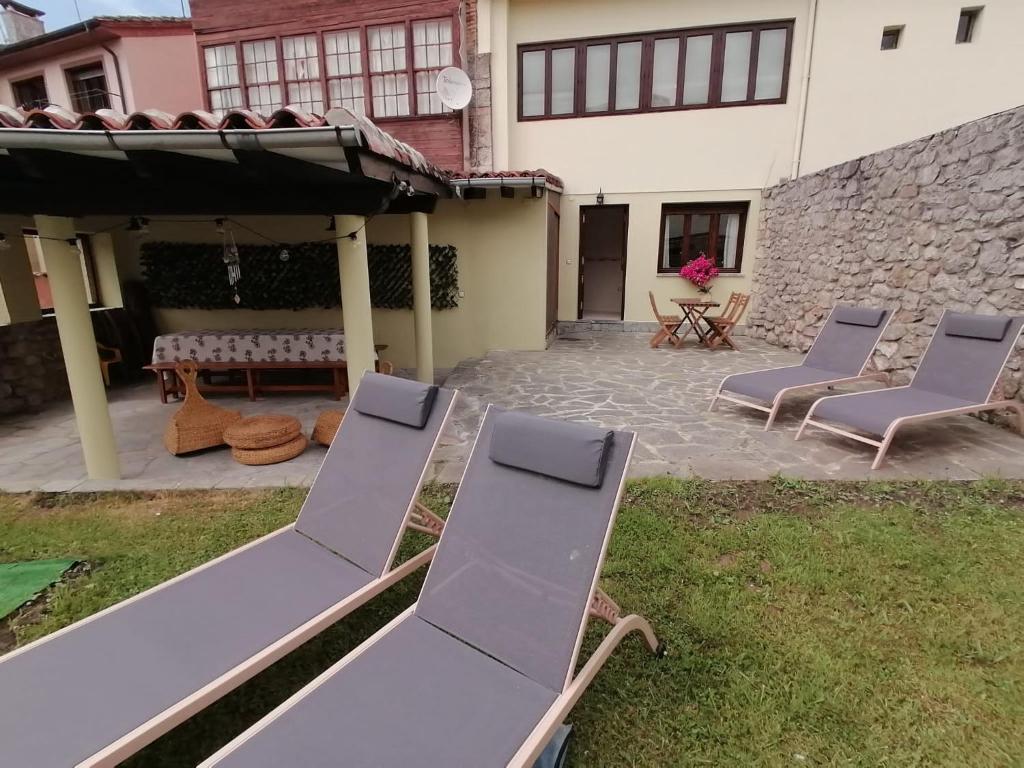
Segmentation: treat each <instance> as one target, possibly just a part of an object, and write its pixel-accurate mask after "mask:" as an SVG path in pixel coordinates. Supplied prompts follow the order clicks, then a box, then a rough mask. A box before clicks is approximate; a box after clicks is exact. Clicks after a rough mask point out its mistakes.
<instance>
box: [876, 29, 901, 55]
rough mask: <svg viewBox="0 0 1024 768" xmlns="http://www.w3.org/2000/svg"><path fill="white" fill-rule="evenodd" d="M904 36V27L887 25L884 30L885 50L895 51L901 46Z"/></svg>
mask: <svg viewBox="0 0 1024 768" xmlns="http://www.w3.org/2000/svg"><path fill="white" fill-rule="evenodd" d="M902 37H903V27H886V28H885V29H883V30H882V45H881V48H882V50H883V51H893V50H896V49H897V48H899V47H900V38H902Z"/></svg>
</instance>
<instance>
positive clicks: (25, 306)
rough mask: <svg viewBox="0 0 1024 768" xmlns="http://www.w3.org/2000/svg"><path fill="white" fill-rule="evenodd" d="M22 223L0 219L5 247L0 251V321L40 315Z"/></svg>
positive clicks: (34, 317) (15, 321)
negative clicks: (22, 232)
mask: <svg viewBox="0 0 1024 768" xmlns="http://www.w3.org/2000/svg"><path fill="white" fill-rule="evenodd" d="M21 229H22V227H21V224H20V223H18V222H16V221H14V220H13V219H4V220H2V221H0V232H2V233H3V235H4V242H5V243H6V245H7V247H6V249H4V250H0V321H3V322H8V323H12V324H13V323H27V322H29V321H31V320H38V319H39V317H40V310H39V299H38V297H37V296H36V286H35V277H34V276H33V275H32V264H31V262H30V261H29V258H28V248H27V247H26V245H25V238H24V237H23V236H22V234H21Z"/></svg>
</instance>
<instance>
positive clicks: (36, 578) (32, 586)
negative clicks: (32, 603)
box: [0, 560, 78, 619]
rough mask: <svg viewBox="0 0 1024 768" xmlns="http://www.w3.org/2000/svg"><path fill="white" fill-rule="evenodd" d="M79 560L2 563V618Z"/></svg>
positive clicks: (0, 615) (0, 616)
mask: <svg viewBox="0 0 1024 768" xmlns="http://www.w3.org/2000/svg"><path fill="white" fill-rule="evenodd" d="M77 562H78V561H77V560H31V561H29V562H27V563H0V619H2V618H4V617H5V616H7V614H9V613H12V612H13V611H15V610H17V609H18V608H19V607H20V606H21V605H23V604H24V603H26V602H28V601H29V600H31V599H32V598H33V597H35V596H36V595H38V594H39V593H40V592H42V591H43V590H44V589H46V588H47V587H48V586H50V585H51V584H53V583H54V582H55V581H57V580H58V579H59V578H60V576H61V574H62V573H64V571H66V570H67V569H68V568H70V567H71V566H73V565H74V564H75V563H77Z"/></svg>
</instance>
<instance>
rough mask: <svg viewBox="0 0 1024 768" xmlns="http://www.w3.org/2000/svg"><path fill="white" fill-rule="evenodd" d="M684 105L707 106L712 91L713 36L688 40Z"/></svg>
mask: <svg viewBox="0 0 1024 768" xmlns="http://www.w3.org/2000/svg"><path fill="white" fill-rule="evenodd" d="M684 67H685V69H684V70H683V104H707V103H708V93H709V92H710V90H711V35H698V36H696V37H688V38H686V62H685V63H684Z"/></svg>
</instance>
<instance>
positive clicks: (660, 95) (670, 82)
mask: <svg viewBox="0 0 1024 768" xmlns="http://www.w3.org/2000/svg"><path fill="white" fill-rule="evenodd" d="M678 80H679V40H676V39H672V40H655V41H654V76H653V78H652V83H651V106H652V107H671V106H673V105H674V104H675V103H676V84H677V83H678Z"/></svg>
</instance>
